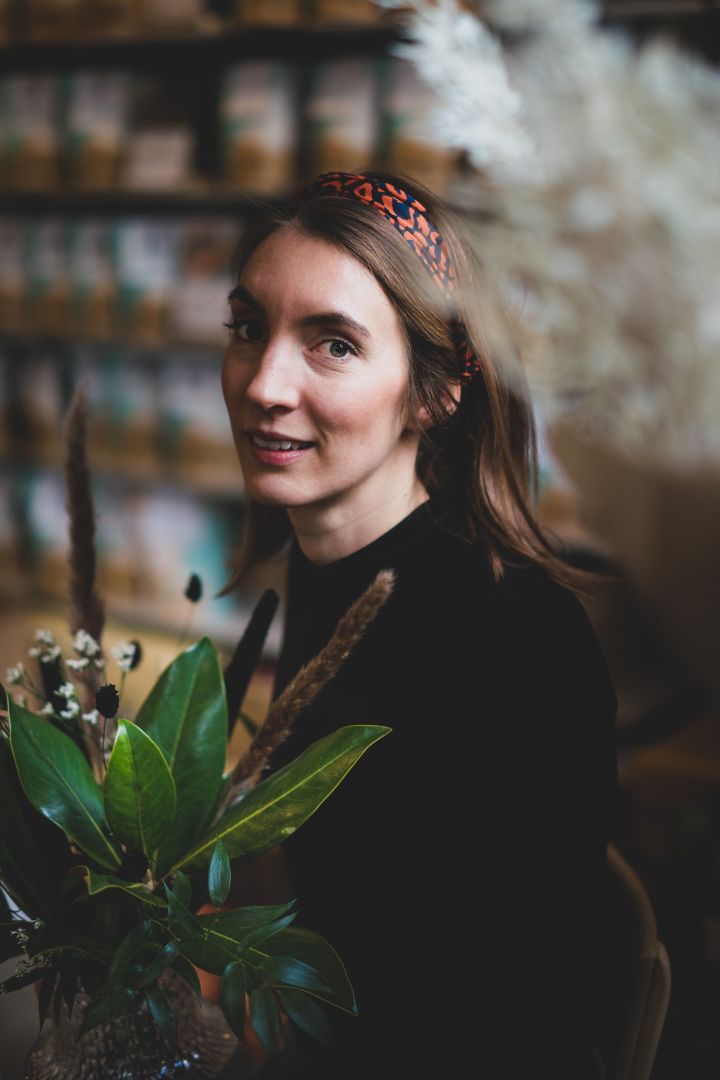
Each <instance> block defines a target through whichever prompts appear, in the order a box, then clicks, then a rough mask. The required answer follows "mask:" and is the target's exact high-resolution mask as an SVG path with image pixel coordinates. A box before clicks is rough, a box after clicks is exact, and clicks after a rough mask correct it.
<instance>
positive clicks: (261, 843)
mask: <svg viewBox="0 0 720 1080" xmlns="http://www.w3.org/2000/svg"><path fill="white" fill-rule="evenodd" d="M391 730H392V729H391V728H389V727H383V726H380V725H370V724H350V725H347V726H346V727H342V728H340V729H339V730H338V731H334V732H332V733H331V734H330V735H325V736H324V737H323V738H322V739H318V740H317V741H316V742H314V743H312V745H311V746H309V747H308V748H307V750H305V751H303V753H302V754H300V756H299V757H297V758H296V759H295V760H294V761H292V762H290V764H289V765H285V766H284V767H283V768H282V769H278V770H277V772H275V773H272V774H271V775H270V776H269V777H268V778H267V779H266V780H263V781H262V782H261V783H260V784H258V786H257V787H256V788H254V789H253V790H252V791H251V792H250V793H249V794H248V795H247V796H246V797H245V798H244V799H243V800H242V801H241V802H240V803H238V804H237V805H236V806H233V807H232V808H231V809H230V810H229V811H228V812H227V813H226V814H225V816H224V817H223V818H221V819H220V821H219V822H216V823H215V824H214V825H213V827H212V829H211V830H210V832H209V833H208V834H207V835H206V837H205V838H204V839H203V840H202V841H200V843H198V844H196V845H195V846H194V847H193V848H192V849H191V850H190V851H188V853H187V854H186V855H184V856H183V857H182V858H180V859H179V860H178V862H177V863H176V864H175V869H178V868H180V867H185V868H187V867H196V866H204V865H206V864H207V863H208V861H209V860H210V857H211V855H212V852H213V848H214V847H215V844H216V842H217V841H218V840H222V842H223V844H224V845H225V847H226V849H227V852H228V855H229V856H230V858H231V859H236V858H239V857H244V858H246V859H249V858H254V857H256V856H258V855H262V854H263V852H265V851H268V850H269V849H270V848H272V847H275V845H276V844H279V843H281V842H282V841H283V840H285V839H286V838H287V837H288V836H290V835H291V833H293V832H295V830H296V829H298V828H299V827H300V826H301V825H302V824H303V822H304V821H307V819H308V818H309V817H310V815H311V814H313V813H314V812H315V810H317V808H318V806H320V804H321V803H323V802H324V801H325V799H327V797H328V796H329V795H330V794H331V793H332V792H333V791H334V790H335V788H336V787H337V786H338V784H339V783H340V781H341V780H342V779H343V778H344V777H345V776H346V775H347V773H348V772H349V771H350V769H351V768H352V767H353V765H355V764H356V763H357V762H358V761H359V759H360V758H361V757H362V755H363V754H364V753H365V751H366V750H367V749H368V747H370V746H372V744H373V743H374V742H377V741H378V739H381V738H383V736H385V735H387V734H388V732H390V731H391Z"/></svg>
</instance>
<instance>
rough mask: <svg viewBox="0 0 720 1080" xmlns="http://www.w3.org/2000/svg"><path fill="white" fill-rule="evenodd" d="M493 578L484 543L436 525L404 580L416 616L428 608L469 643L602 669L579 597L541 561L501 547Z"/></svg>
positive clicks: (535, 660)
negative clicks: (500, 560)
mask: <svg viewBox="0 0 720 1080" xmlns="http://www.w3.org/2000/svg"><path fill="white" fill-rule="evenodd" d="M501 554H502V556H503V569H502V574H501V576H500V577H499V579H498V578H496V577H495V575H494V573H493V570H492V567H491V565H490V560H489V558H488V555H487V553H486V550H485V548H484V546H483V545H482V544H479V543H473V542H471V541H469V540H468V539H466V538H465V537H464V536H462V535H459V534H457V533H456V532H453V531H452V530H448V529H445V528H441V527H438V528H436V529H434V530H433V535H432V542H431V544H429V545H428V548H427V549H426V551H425V552H424V553H423V554H422V557H421V558H419V559H417V560H416V561H415V563H414V565H413V566H412V568H411V569H410V573H409V576H408V577H407V578H406V581H405V589H406V595H409V594H410V593H412V594H413V595H414V601H413V603H414V604H415V605H416V606H417V608H418V611H417V614H418V617H420V616H421V613H422V611H423V610H424V611H426V612H432V613H433V614H434V616H435V618H437V619H440V620H442V622H443V623H444V624H445V625H446V626H447V627H448V632H454V633H456V634H460V635H461V636H462V638H463V639H464V640H465V641H466V642H467V645H468V648H469V649H471V650H472V649H480V648H490V651H491V652H495V653H499V652H503V653H507V652H511V653H512V654H513V655H514V656H515V657H517V658H518V659H520V658H525V659H527V661H528V663H532V666H535V665H541V666H542V667H544V668H546V667H548V666H556V665H558V664H563V665H564V664H567V663H570V662H571V659H572V658H575V661H577V659H578V658H581V657H582V658H583V660H584V662H585V663H586V664H588V665H590V666H595V667H596V668H600V669H601V670H602V674H603V675H604V676H607V675H608V672H607V666H606V663H605V658H604V655H603V653H602V650H601V647H600V644H599V641H598V639H597V636H596V633H595V630H594V628H593V625H592V623H591V620H590V618H589V616H588V613H587V611H586V608H585V606H584V604H583V603H582V601H581V600H580V599H579V597H578V595H577V594H576V593H575V592H574V591H573V590H572V589H570V588H569V587H567V586H565V585H563V584H561V583H560V582H558V581H556V580H555V578H553V577H552V575H551V574H550V572H549V571H548V570H547V569H546V568H545V567H543V566H542V565H541V564H539V563H537V562H535V561H533V560H532V559H530V558H529V557H527V556H524V555H522V554H519V553H516V552H510V551H507V550H505V551H503V552H502V553H501Z"/></svg>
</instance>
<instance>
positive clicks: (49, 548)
mask: <svg viewBox="0 0 720 1080" xmlns="http://www.w3.org/2000/svg"><path fill="white" fill-rule="evenodd" d="M15 484H16V490H17V491H18V493H19V498H20V500H21V502H22V504H23V518H24V521H25V528H26V529H27V538H26V539H27V547H28V551H27V553H26V554H27V556H28V559H29V560H30V562H31V566H32V585H33V588H34V589H35V590H37V591H39V592H41V593H44V594H47V595H50V596H54V597H56V598H58V599H65V597H66V593H67V551H68V535H67V510H66V508H65V485H64V482H63V477H62V472H61V470H60V469H59V468H53V469H46V468H39V469H32V468H27V469H23V470H22V472H20V473H18V475H16V477H15Z"/></svg>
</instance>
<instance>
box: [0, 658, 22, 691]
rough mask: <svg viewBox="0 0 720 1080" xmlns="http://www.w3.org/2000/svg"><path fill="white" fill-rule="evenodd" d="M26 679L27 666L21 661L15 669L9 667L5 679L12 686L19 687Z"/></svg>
mask: <svg viewBox="0 0 720 1080" xmlns="http://www.w3.org/2000/svg"><path fill="white" fill-rule="evenodd" d="M24 678H25V665H24V664H23V663H22V661H20V662H19V663H17V664H16V665H15V667H9V668H7V669H6V671H5V679H6V681H7V682H8V683H10V685H11V686H17V685H18V683H21V682H22V681H23V679H24Z"/></svg>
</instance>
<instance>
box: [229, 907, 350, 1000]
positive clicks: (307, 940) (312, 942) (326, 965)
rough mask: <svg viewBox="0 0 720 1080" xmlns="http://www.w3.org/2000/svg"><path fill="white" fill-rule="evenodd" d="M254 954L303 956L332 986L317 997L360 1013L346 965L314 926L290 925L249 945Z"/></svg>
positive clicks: (257, 957) (255, 955) (259, 955)
mask: <svg viewBox="0 0 720 1080" xmlns="http://www.w3.org/2000/svg"><path fill="white" fill-rule="evenodd" d="M250 954H251V957H253V958H255V959H262V960H263V962H264V961H265V958H266V957H268V956H293V957H295V958H296V959H297V960H304V961H305V963H306V964H309V965H310V966H311V967H313V968H314V969H315V970H316V971H318V972H319V973H320V975H321V977H322V978H323V979H324V980H325V982H326V983H327V985H328V986H329V987H330V988H331V991H332V992H331V993H330V994H323V993H318V994H316V996H317V997H320V998H322V999H323V1000H324V1001H327V1002H328V1004H330V1005H336V1006H337V1007H338V1008H340V1009H343V1010H344V1011H345V1012H349V1013H352V1015H353V1016H357V1012H358V1009H357V1003H356V1001H355V993H354V991H353V988H352V984H351V983H350V979H349V978H348V973H347V971H346V970H345V965H344V964H343V962H342V960H341V959H340V957H339V956H338V954H337V953H336V952H335V950H334V949H333V947H332V945H331V944H330V942H329V941H326V939H325V938H324V937H322V935H321V934H317V933H316V932H315V931H314V930H305V929H304V928H303V927H299V926H291V927H288V928H287V929H284V930H281V931H280V933H278V934H275V935H274V936H273V937H271V938H269V939H268V940H267V941H264V942H263V943H262V944H261V945H252V946H251V947H250Z"/></svg>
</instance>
